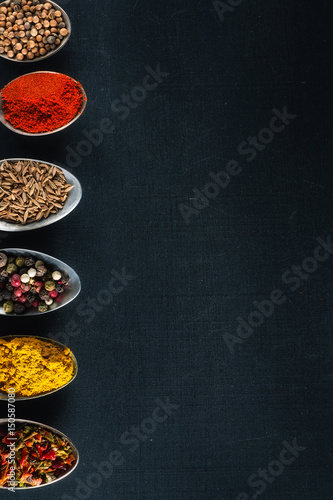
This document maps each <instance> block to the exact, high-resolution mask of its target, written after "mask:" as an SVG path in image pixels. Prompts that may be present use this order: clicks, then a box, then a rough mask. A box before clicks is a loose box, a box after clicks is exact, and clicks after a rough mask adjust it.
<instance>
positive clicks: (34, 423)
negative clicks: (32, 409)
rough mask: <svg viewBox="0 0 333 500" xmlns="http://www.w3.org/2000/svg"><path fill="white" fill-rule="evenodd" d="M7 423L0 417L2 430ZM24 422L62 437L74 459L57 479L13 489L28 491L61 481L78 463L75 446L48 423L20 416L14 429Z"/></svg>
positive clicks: (5, 427) (5, 419)
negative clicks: (24, 418)
mask: <svg viewBox="0 0 333 500" xmlns="http://www.w3.org/2000/svg"><path fill="white" fill-rule="evenodd" d="M8 424H9V419H8V418H1V419H0V429H1V430H3V431H4V432H8ZM25 424H27V425H34V426H38V427H42V428H43V429H45V430H47V431H49V432H51V433H52V434H56V435H57V436H60V437H61V438H62V439H64V440H66V441H67V442H68V444H69V446H70V447H71V452H72V455H73V456H74V459H75V460H74V462H73V463H72V465H71V466H70V467H69V469H68V470H67V471H61V475H60V477H58V478H57V479H54V480H53V481H51V482H49V483H44V484H40V485H39V486H28V487H26V488H15V491H20V490H23V491H30V490H32V489H36V488H43V487H44V486H50V485H52V484H54V483H56V482H58V481H61V480H62V479H64V478H65V477H67V476H68V475H69V474H71V473H72V472H73V470H74V469H75V468H76V467H77V465H78V463H79V452H78V450H77V448H76V446H75V445H74V443H73V442H72V441H71V440H70V439H69V438H68V437H67V436H66V435H65V434H64V433H63V432H60V431H58V430H57V429H54V427H50V426H49V425H45V424H41V423H40V422H34V421H32V420H23V419H21V418H15V428H16V429H18V428H19V427H21V426H23V425H25ZM0 488H1V489H4V490H8V487H6V486H0Z"/></svg>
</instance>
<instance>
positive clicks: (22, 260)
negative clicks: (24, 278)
mask: <svg viewBox="0 0 333 500" xmlns="http://www.w3.org/2000/svg"><path fill="white" fill-rule="evenodd" d="M15 264H16V265H17V267H23V266H24V265H25V258H24V257H17V259H16V260H15Z"/></svg>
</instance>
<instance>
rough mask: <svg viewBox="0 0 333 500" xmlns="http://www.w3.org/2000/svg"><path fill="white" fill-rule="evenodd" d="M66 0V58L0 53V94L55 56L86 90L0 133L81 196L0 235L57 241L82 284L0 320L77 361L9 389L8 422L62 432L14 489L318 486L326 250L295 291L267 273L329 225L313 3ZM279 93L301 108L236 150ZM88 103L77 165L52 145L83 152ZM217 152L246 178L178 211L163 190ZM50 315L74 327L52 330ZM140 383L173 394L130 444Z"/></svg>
mask: <svg viewBox="0 0 333 500" xmlns="http://www.w3.org/2000/svg"><path fill="white" fill-rule="evenodd" d="M231 3H233V4H234V5H235V4H236V3H237V2H235V1H234V2H231ZM62 5H63V6H64V8H66V10H67V12H68V14H69V15H70V17H71V20H72V23H73V35H72V38H71V40H70V42H69V43H68V44H67V46H66V47H65V48H64V50H63V51H61V52H60V53H59V54H57V55H55V56H54V57H52V58H50V59H49V60H47V61H45V62H44V63H40V64H31V65H22V64H21V65H15V64H14V63H9V62H8V63H7V62H4V61H2V60H1V61H0V66H1V73H0V84H1V88H2V87H3V86H4V85H5V84H6V83H7V82H8V81H10V80H12V79H13V78H15V77H16V76H19V75H20V74H23V73H24V72H29V71H35V70H40V69H42V70H54V71H60V72H63V73H66V74H68V75H70V76H72V77H74V78H76V79H77V80H79V81H80V82H81V83H82V84H83V86H84V88H85V90H86V92H87V95H88V101H89V102H88V106H87V109H86V111H85V113H84V115H83V116H82V117H81V118H80V120H79V121H77V122H76V123H75V124H74V125H73V126H72V127H71V128H70V129H68V130H66V131H65V132H62V133H59V134H56V135H54V136H51V137H47V138H40V139H31V138H24V137H20V136H18V135H15V134H13V133H11V132H10V131H8V130H7V129H5V128H4V127H1V130H0V140H1V155H0V156H1V158H4V157H28V158H38V159H43V160H47V161H51V162H55V163H58V164H59V165H63V166H64V167H66V168H68V169H69V170H71V171H72V172H73V173H74V174H75V175H76V176H77V177H78V178H79V179H80V181H81V183H82V187H83V193H84V194H83V199H82V201H81V204H80V205H79V207H78V208H77V209H76V210H75V212H74V213H72V214H71V215H70V216H68V217H67V218H66V219H64V220H62V221H61V222H59V223H58V224H56V225H54V226H50V227H49V228H47V229H43V230H40V231H39V232H36V231H34V232H31V233H26V234H24V235H23V234H22V235H20V234H16V235H9V236H7V237H6V235H3V238H2V242H1V246H2V247H8V246H12V247H14V246H15V247H23V248H32V249H34V250H40V251H43V252H46V253H49V254H51V255H54V256H55V257H57V258H59V259H61V260H64V261H65V262H67V263H68V264H69V265H71V266H72V267H74V268H75V270H76V271H77V272H78V273H79V275H80V277H81V280H82V292H81V295H80V296H79V297H78V298H77V299H76V301H75V302H73V303H72V304H71V305H69V306H68V307H66V308H64V309H62V310H61V311H58V312H55V313H53V314H51V315H46V316H44V317H42V318H38V319H37V318H36V319H31V318H26V319H24V318H20V319H13V318H1V333H2V334H4V335H7V334H10V333H15V334H22V333H28V334H38V335H42V336H49V337H51V338H58V339H59V340H61V341H67V343H68V345H69V346H70V347H71V349H72V350H73V351H74V353H75V355H76V356H77V359H78V362H79V375H78V377H77V379H76V381H75V382H74V383H73V384H71V386H69V387H68V388H66V389H65V390H63V391H61V392H60V393H58V394H57V395H54V396H52V397H48V398H44V399H41V400H36V401H32V402H29V403H21V404H17V417H19V418H29V419H33V420H37V421H41V422H44V423H46V424H49V425H52V426H54V427H56V428H58V429H60V430H62V431H63V432H65V433H66V434H67V435H68V436H70V437H71V439H72V440H73V441H74V442H75V443H76V445H77V447H78V449H79V451H80V455H81V461H80V464H79V467H78V468H77V470H76V472H75V473H73V475H72V476H70V478H68V479H67V480H66V481H63V482H60V483H59V484H58V485H53V486H50V487H48V488H47V489H43V490H40V491H38V490H37V492H36V490H35V491H34V492H25V493H22V495H23V496H25V498H29V499H34V500H39V499H43V498H49V499H52V500H53V499H54V500H56V499H57V500H59V499H60V498H61V499H62V500H68V499H71V500H73V498H76V499H78V498H92V499H98V500H111V499H112V500H116V499H117V500H118V499H119V500H130V499H133V500H247V499H250V498H251V499H252V498H253V499H255V498H262V499H263V500H266V499H267V500H314V499H315V500H331V499H332V498H333V481H332V453H331V450H332V444H333V442H332V403H331V397H332V382H333V362H332V315H331V311H332V296H333V293H332V259H333V256H331V257H330V258H328V259H327V260H326V261H324V262H322V263H320V264H319V266H318V269H317V270H316V271H315V272H313V273H312V274H311V276H310V277H308V278H305V279H304V280H301V282H299V283H298V284H297V283H296V282H293V284H294V285H295V286H294V288H295V290H293V291H292V290H291V289H290V288H291V287H292V286H293V284H290V283H289V284H288V283H285V282H283V279H282V275H283V273H285V272H286V271H288V270H290V269H292V266H293V265H296V266H298V265H301V264H302V263H303V261H304V259H306V258H308V257H311V256H313V253H314V250H315V248H316V247H317V246H318V242H317V241H316V239H317V238H318V237H322V238H323V239H324V240H326V239H327V237H328V236H329V235H330V234H332V232H333V228H332V208H333V207H332V187H333V175H332V125H331V122H332V106H331V103H332V99H331V94H332V80H331V66H332V61H331V57H332V40H331V35H330V33H331V31H332V29H331V20H330V3H329V2H328V1H325V0H323V1H322V2H320V3H319V4H318V5H317V4H316V5H314V3H313V2H309V1H304V0H302V1H296V0H294V1H290V0H279V1H278V2H277V1H276V0H265V1H255V0H252V1H250V0H249V1H243V2H239V6H237V7H235V8H234V10H233V11H232V12H231V11H228V12H226V13H225V19H224V21H223V20H222V18H221V17H222V16H221V15H220V16H219V15H218V13H217V11H216V10H214V8H213V4H212V3H211V2H209V1H203V0H198V1H197V2H190V1H189V0H182V1H179V0H178V1H174V0H171V1H168V2H164V3H163V4H162V5H160V3H159V2H156V1H154V2H153V1H152V0H131V1H129V2H121V1H113V2H111V1H109V0H106V1H104V2H102V3H101V2H96V1H93V0H91V1H88V0H81V1H77V2H75V1H73V0H70V1H67V2H65V1H64V2H62ZM158 64H160V69H161V71H163V72H165V73H168V76H164V77H163V79H162V81H161V82H160V83H159V84H158V86H157V87H156V88H155V89H154V90H150V91H149V92H148V93H147V96H146V98H145V99H144V100H142V102H141V103H139V104H138V106H137V107H136V108H135V109H131V110H130V112H126V110H124V109H123V110H122V111H118V113H117V112H115V111H113V110H112V107H111V106H112V102H113V101H115V100H117V99H118V100H119V99H122V94H126V93H128V92H131V91H132V90H133V89H134V88H135V87H136V86H139V85H142V82H143V79H144V78H145V76H146V75H147V69H146V68H147V67H148V66H149V67H150V68H151V69H156V67H157V65H158ZM149 82H150V83H151V84H152V83H153V80H152V79H150V80H149ZM138 92H139V91H138ZM138 96H139V98H140V97H142V94H138ZM117 105H119V103H117V104H116V106H117ZM285 106H286V107H287V110H288V113H291V114H293V115H297V117H296V118H294V119H291V120H290V124H289V125H286V126H285V128H284V130H283V131H281V132H279V133H275V134H274V138H273V139H272V141H271V142H270V143H269V144H267V146H266V147H265V148H264V149H262V150H261V151H257V153H256V157H255V158H254V159H253V161H247V160H249V159H250V153H247V154H246V155H245V154H240V153H239V152H238V148H239V146H240V144H241V143H242V142H243V141H247V138H248V137H249V136H256V135H257V134H258V132H259V131H261V130H262V129H263V128H265V127H267V126H269V124H270V121H271V119H272V117H273V111H272V110H273V109H274V108H275V109H277V110H278V111H281V112H282V110H283V108H284V107H285ZM114 109H116V108H114ZM125 115H128V116H126V117H125ZM103 118H109V119H110V120H112V122H113V125H114V130H113V132H112V133H110V134H107V135H105V137H104V139H103V140H102V142H101V144H99V145H96V146H91V147H90V149H91V150H92V151H91V154H87V155H86V156H84V157H82V158H81V160H80V159H79V160H77V159H76V161H75V162H74V160H73V158H69V157H68V156H67V154H68V151H69V149H68V148H73V149H74V150H75V149H76V148H77V146H78V145H79V143H80V142H81V141H83V140H85V141H86V142H85V145H86V149H85V150H84V149H82V148H84V146H82V145H81V151H83V152H84V153H86V152H87V153H88V152H89V147H88V149H87V144H88V142H87V139H86V138H85V136H84V133H83V131H84V130H85V131H88V132H89V131H91V130H92V129H96V128H98V127H99V126H100V122H101V120H102V119H103ZM279 124H281V122H279ZM94 137H95V140H96V138H97V136H94ZM263 137H264V139H265V136H263ZM266 137H267V136H266ZM251 156H252V155H251ZM231 160H234V161H236V162H238V163H239V165H240V167H241V169H242V171H241V172H240V173H239V174H238V175H236V176H233V177H231V179H230V183H229V185H228V186H227V187H226V188H224V189H222V188H221V190H220V193H219V194H218V195H217V196H216V197H215V198H214V199H211V200H210V201H209V205H208V206H206V207H205V208H204V209H202V210H200V211H198V212H199V213H197V214H196V215H194V214H193V215H191V216H190V217H189V220H188V223H186V221H185V220H184V218H183V217H182V214H181V212H180V210H179V205H180V204H181V203H183V204H188V205H191V203H192V202H193V198H194V192H193V189H194V188H197V189H199V190H202V189H203V188H204V187H205V185H206V184H207V183H208V182H210V181H211V178H210V175H209V174H210V172H214V173H215V174H217V173H218V172H220V171H222V170H225V169H226V165H227V163H228V162H230V161H231ZM73 162H74V163H73ZM191 199H192V200H191ZM306 262H309V263H310V264H309V265H311V261H310V260H309V261H306ZM312 263H313V261H312ZM123 268H125V269H126V272H127V273H128V274H129V275H131V277H132V278H134V279H131V280H129V281H128V284H127V285H126V286H124V288H123V289H122V290H121V292H120V293H118V294H115V295H114V296H113V300H112V302H111V303H110V304H109V305H107V306H98V307H100V309H101V310H100V311H98V312H91V311H92V309H91V306H88V305H87V300H88V299H89V298H92V299H93V298H95V299H96V297H99V298H100V299H101V297H103V294H100V295H98V294H99V292H100V290H102V289H105V287H106V286H107V284H108V283H109V281H110V279H111V277H112V274H111V272H112V270H116V271H118V272H121V270H122V269H123ZM288 276H289V275H288ZM285 281H286V280H285ZM296 285H297V286H296ZM117 286H118V285H117ZM274 289H280V290H281V291H282V292H283V294H284V297H285V301H284V303H283V304H282V305H279V306H276V308H275V311H274V313H273V314H271V316H270V317H268V318H266V319H265V321H264V322H263V324H262V325H261V326H259V327H257V328H253V332H252V335H251V336H249V337H248V338H246V339H243V342H242V343H237V344H235V345H234V351H235V352H234V353H232V352H230V350H229V348H228V345H227V343H226V340H225V339H226V335H225V334H226V333H229V334H231V335H236V328H237V324H238V323H237V317H239V316H241V317H243V318H244V320H245V319H247V318H248V316H249V315H250V313H251V312H252V311H254V310H255V306H254V305H253V301H255V300H257V301H263V300H267V299H268V298H269V297H270V294H271V292H272V291H273V290H274ZM104 298H105V294H104ZM109 298H110V297H109ZM101 300H103V299H101ZM89 311H90V312H89ZM70 321H72V323H70ZM66 327H67V332H68V331H69V329H70V328H72V331H74V333H75V334H76V335H67V338H66V337H64V335H62V333H63V332H65V329H66ZM229 340H230V339H229ZM234 340H235V339H234ZM158 398H159V399H160V400H161V401H166V400H167V398H170V402H171V403H172V404H173V405H178V408H177V409H176V408H174V409H173V411H172V414H171V415H169V416H168V418H167V419H166V420H165V421H164V422H160V423H158V424H155V426H154V427H156V429H154V428H152V430H154V432H152V433H151V434H150V435H149V436H148V437H145V436H143V437H142V441H141V442H140V444H138V443H139V442H132V444H123V443H121V436H122V435H123V434H124V433H126V432H129V433H130V434H131V433H132V431H131V430H130V429H131V427H132V426H140V425H141V424H142V423H143V425H146V424H147V425H149V423H147V422H150V425H151V424H152V421H147V420H145V419H149V418H151V417H152V415H153V412H154V409H155V407H156V404H157V403H156V400H157V399H158ZM0 410H1V415H3V416H4V415H5V414H6V405H5V404H4V403H1V405H0ZM155 415H156V414H155ZM146 429H147V431H148V432H149V431H150V429H151V427H150V428H148V427H147V428H146ZM126 436H127V438H128V435H126ZM295 438H296V439H297V443H298V444H299V445H301V446H303V447H304V448H306V449H305V450H303V451H301V452H299V453H298V454H299V456H298V457H297V458H296V457H295V460H294V461H293V462H292V463H290V465H286V466H285V468H284V470H283V472H281V474H280V473H279V465H278V464H276V463H275V469H273V471H274V470H277V471H278V473H279V475H278V476H277V477H276V478H275V480H274V481H272V479H270V478H271V477H272V476H271V475H269V479H270V481H271V482H270V483H269V482H267V481H266V482H265V481H264V482H263V483H261V486H260V483H258V481H257V480H256V479H254V478H252V481H254V482H256V486H251V485H249V484H248V479H249V478H250V476H251V475H253V474H255V475H256V474H258V472H257V471H258V470H259V469H267V467H268V465H269V464H270V463H271V462H272V461H273V460H276V459H278V457H279V455H280V453H281V451H282V450H283V448H284V446H285V445H284V444H283V442H284V441H287V442H288V443H291V442H292V441H293V440H294V439H295ZM112 450H119V452H121V453H122V456H123V457H124V459H123V460H121V462H123V463H122V464H121V465H117V466H115V467H114V471H113V474H112V475H111V476H110V477H109V478H107V479H103V482H102V484H101V486H99V487H98V488H96V489H94V490H90V491H89V490H88V491H85V492H84V491H83V490H82V491H80V492H79V491H76V487H77V481H82V482H83V483H84V484H86V481H87V477H88V476H89V474H90V473H91V464H92V462H94V461H95V462H96V463H98V464H99V463H100V462H103V461H106V460H108V458H109V454H110V451H112ZM290 457H291V458H292V455H290V454H289V455H288V458H290ZM90 479H91V478H90ZM94 479H95V481H97V484H98V482H99V480H98V478H96V477H95V478H94ZM81 484H82V483H81ZM97 484H96V486H97ZM263 489H264V490H265V491H263V492H262V493H261V491H262V490H263ZM243 492H244V494H243V495H241V493H243ZM9 495H10V493H4V494H3V496H4V498H7V497H8V498H9ZM66 495H67V496H66Z"/></svg>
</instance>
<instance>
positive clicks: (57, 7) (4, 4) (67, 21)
mask: <svg viewBox="0 0 333 500" xmlns="http://www.w3.org/2000/svg"><path fill="white" fill-rule="evenodd" d="M42 2H43V3H46V2H48V0H42ZM51 3H52V6H53V7H54V9H55V10H59V11H60V12H61V15H62V18H63V20H64V23H65V24H66V29H67V31H68V35H67V36H66V37H65V38H64V39H63V40H61V43H60V44H59V45H58V47H57V48H56V49H54V50H50V51H49V52H47V53H46V54H45V55H44V56H39V57H35V58H34V59H23V61H19V60H18V59H15V58H14V57H8V56H7V55H6V54H0V57H2V58H3V59H6V60H7V61H13V62H17V63H36V62H39V61H44V59H47V58H48V57H51V56H53V55H54V54H56V53H57V52H59V50H61V49H62V48H63V47H64V46H65V45H66V43H67V42H68V40H69V38H70V36H71V34H72V25H71V21H70V19H69V17H68V15H67V13H66V12H65V11H64V9H62V8H61V7H60V5H58V4H56V3H55V2H53V1H52V2H51ZM9 4H10V0H6V1H5V2H1V3H0V7H8V5H9Z"/></svg>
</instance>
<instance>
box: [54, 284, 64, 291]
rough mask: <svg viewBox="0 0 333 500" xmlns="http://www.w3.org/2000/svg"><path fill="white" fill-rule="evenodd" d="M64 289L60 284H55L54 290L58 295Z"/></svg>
mask: <svg viewBox="0 0 333 500" xmlns="http://www.w3.org/2000/svg"><path fill="white" fill-rule="evenodd" d="M64 289H65V287H64V285H62V284H61V283H56V284H55V290H56V292H58V293H62V292H63V291H64Z"/></svg>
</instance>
